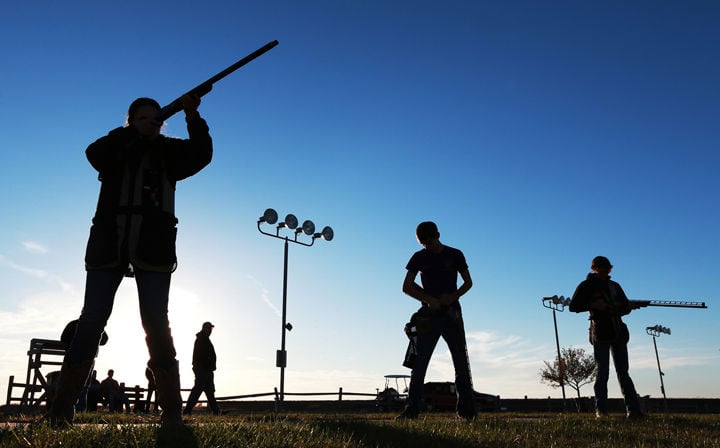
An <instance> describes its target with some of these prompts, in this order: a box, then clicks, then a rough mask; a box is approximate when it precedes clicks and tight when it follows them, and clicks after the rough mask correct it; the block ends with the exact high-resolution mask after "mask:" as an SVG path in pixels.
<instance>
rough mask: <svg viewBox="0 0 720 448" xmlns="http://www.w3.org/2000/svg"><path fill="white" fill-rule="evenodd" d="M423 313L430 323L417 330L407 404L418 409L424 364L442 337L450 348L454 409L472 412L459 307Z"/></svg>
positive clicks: (428, 361)
mask: <svg viewBox="0 0 720 448" xmlns="http://www.w3.org/2000/svg"><path fill="white" fill-rule="evenodd" d="M425 316H426V317H429V318H430V325H428V327H429V328H427V329H426V330H425V331H422V332H420V331H419V332H418V334H417V344H416V350H417V354H416V358H415V362H414V365H413V369H412V372H411V374H410V388H409V391H408V399H407V403H406V407H407V408H409V409H411V410H413V411H415V412H419V411H420V410H421V403H422V396H423V385H424V382H425V374H426V373H427V367H428V364H430V357H431V356H432V353H433V351H434V350H435V346H436V345H437V343H438V341H439V340H440V338H441V337H442V338H443V339H444V340H445V342H446V343H447V345H448V349H450V355H451V357H452V361H453V366H454V367H455V387H456V390H457V399H458V401H457V411H458V412H459V413H462V414H464V415H474V414H475V401H474V396H473V395H474V391H473V386H472V375H471V373H470V362H469V359H468V355H467V342H466V340H465V328H464V325H463V320H462V314H461V311H460V310H459V309H451V310H449V311H447V312H441V313H433V312H429V313H427V314H425Z"/></svg>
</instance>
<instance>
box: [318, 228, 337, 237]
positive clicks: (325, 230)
mask: <svg viewBox="0 0 720 448" xmlns="http://www.w3.org/2000/svg"><path fill="white" fill-rule="evenodd" d="M320 235H321V236H322V239H324V240H325V241H332V239H333V238H334V237H335V232H333V229H332V227H330V226H325V227H324V228H323V229H322V232H320Z"/></svg>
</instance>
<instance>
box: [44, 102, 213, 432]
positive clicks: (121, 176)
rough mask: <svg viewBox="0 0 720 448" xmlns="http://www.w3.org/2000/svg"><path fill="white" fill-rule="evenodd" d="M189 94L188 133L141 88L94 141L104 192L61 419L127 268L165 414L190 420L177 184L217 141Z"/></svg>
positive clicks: (91, 150)
mask: <svg viewBox="0 0 720 448" xmlns="http://www.w3.org/2000/svg"><path fill="white" fill-rule="evenodd" d="M181 102H182V108H183V110H184V111H185V121H186V122H187V130H188V135H189V138H188V139H178V138H171V137H166V136H164V135H161V134H160V127H161V125H162V120H159V119H158V113H159V112H160V105H159V104H158V103H157V102H156V101H155V100H153V99H150V98H138V99H136V100H135V101H133V102H132V104H131V105H130V108H129V110H128V115H127V124H126V126H125V127H120V128H117V129H114V130H112V131H110V133H109V134H108V135H106V136H105V137H102V138H100V139H99V140H97V141H95V142H94V143H92V144H91V145H90V146H88V148H87V150H86V151H85V154H86V155H87V158H88V161H89V162H90V164H91V165H92V166H93V168H95V169H96V170H97V171H98V174H99V177H98V178H99V180H100V182H101V185H100V195H99V198H98V202H97V210H96V212H95V216H94V218H93V220H92V227H91V228H90V237H89V240H88V244H87V250H86V253H85V266H86V270H87V278H86V285H85V298H84V304H83V308H82V312H81V314H80V319H79V320H78V324H77V330H76V332H75V336H74V338H73V340H72V344H71V345H70V347H69V349H68V351H67V353H66V355H65V358H64V360H63V365H62V368H61V371H60V378H59V380H58V381H59V385H58V393H57V397H56V399H55V401H54V403H53V405H52V407H51V409H50V410H49V420H50V424H51V425H52V426H55V427H62V426H66V425H68V424H71V423H72V421H73V418H74V412H73V407H74V405H75V402H76V401H77V399H78V396H79V394H80V391H81V389H82V387H83V385H84V384H85V380H86V379H87V377H88V375H89V373H90V369H91V368H92V364H93V358H94V357H95V356H96V354H97V350H98V342H99V341H100V336H101V334H102V333H103V329H104V328H105V325H106V323H107V321H108V318H109V317H110V314H111V312H112V307H113V300H114V298H115V293H116V292H117V289H118V287H119V286H120V282H121V281H122V279H123V277H124V276H126V275H127V276H130V277H133V276H134V277H135V282H136V284H137V290H138V298H139V303H140V318H141V320H142V325H143V329H144V330H145V335H146V338H145V340H146V342H147V347H148V351H149V353H150V360H149V362H148V367H149V368H150V370H151V371H152V374H153V376H154V379H155V383H156V387H157V402H158V404H159V406H160V408H162V416H161V423H162V424H163V425H165V426H167V425H182V423H183V422H182V397H181V396H180V375H179V372H178V362H177V360H176V358H175V357H176V352H175V346H174V344H173V338H172V335H171V331H170V323H169V321H168V300H169V291H170V276H171V273H172V272H173V271H175V268H176V267H177V257H176V253H175V238H176V233H177V228H176V225H177V223H178V220H177V218H176V217H175V184H176V183H177V182H178V181H180V180H183V179H186V178H188V177H190V176H193V175H194V174H196V173H198V172H199V171H200V170H202V169H203V168H204V167H205V166H207V165H208V164H209V163H210V161H211V159H212V154H213V144H212V139H211V137H210V134H209V129H208V125H207V123H206V122H205V120H203V118H202V117H200V114H199V113H198V110H197V109H198V106H199V105H200V97H199V96H197V95H187V94H186V95H184V96H183V97H182V98H181Z"/></svg>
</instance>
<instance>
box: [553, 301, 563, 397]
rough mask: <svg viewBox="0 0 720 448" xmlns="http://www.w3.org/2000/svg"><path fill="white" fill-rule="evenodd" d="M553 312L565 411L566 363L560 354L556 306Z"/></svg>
mask: <svg viewBox="0 0 720 448" xmlns="http://www.w3.org/2000/svg"><path fill="white" fill-rule="evenodd" d="M552 312H553V324H554V325H555V346H556V347H557V356H558V372H559V373H560V389H562V396H563V401H562V403H563V411H565V410H566V409H567V407H566V404H565V364H564V363H563V359H562V356H561V355H560V337H559V336H558V328H557V317H556V314H555V308H553V310H552Z"/></svg>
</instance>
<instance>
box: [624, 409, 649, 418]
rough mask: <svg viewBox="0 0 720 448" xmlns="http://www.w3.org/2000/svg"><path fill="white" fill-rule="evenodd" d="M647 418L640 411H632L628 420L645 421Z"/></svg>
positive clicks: (628, 415)
mask: <svg viewBox="0 0 720 448" xmlns="http://www.w3.org/2000/svg"><path fill="white" fill-rule="evenodd" d="M646 417H647V414H645V413H643V412H640V411H630V412H628V414H627V418H628V420H643V419H645V418H646Z"/></svg>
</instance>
